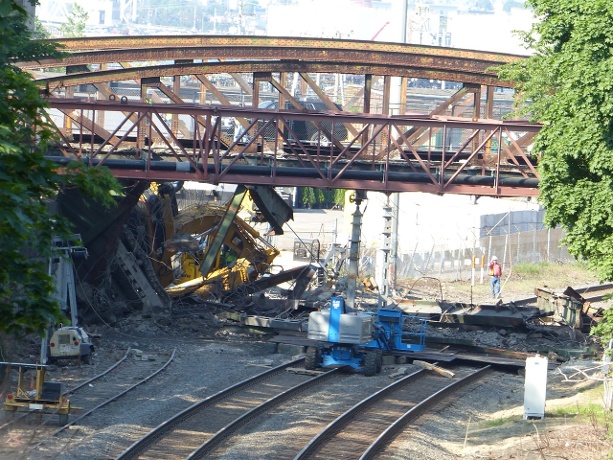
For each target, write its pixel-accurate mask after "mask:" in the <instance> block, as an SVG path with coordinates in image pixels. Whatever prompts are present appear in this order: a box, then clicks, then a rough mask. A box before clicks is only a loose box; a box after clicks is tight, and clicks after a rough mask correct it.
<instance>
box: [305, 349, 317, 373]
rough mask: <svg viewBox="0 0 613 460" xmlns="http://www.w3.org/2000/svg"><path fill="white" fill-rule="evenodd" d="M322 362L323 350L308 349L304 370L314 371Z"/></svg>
mask: <svg viewBox="0 0 613 460" xmlns="http://www.w3.org/2000/svg"><path fill="white" fill-rule="evenodd" d="M320 360H321V350H320V349H319V348H317V347H307V349H306V357H305V359H304V368H305V369H306V370H308V371H314V370H315V369H316V368H317V366H318V365H319V361H320Z"/></svg>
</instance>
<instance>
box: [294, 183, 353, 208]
mask: <svg viewBox="0 0 613 460" xmlns="http://www.w3.org/2000/svg"><path fill="white" fill-rule="evenodd" d="M297 198H298V199H297V201H298V203H302V204H303V205H304V206H306V207H310V208H331V207H333V206H335V205H338V206H342V205H344V204H345V191H344V190H342V189H334V190H325V189H317V188H313V187H300V188H298V197H297Z"/></svg>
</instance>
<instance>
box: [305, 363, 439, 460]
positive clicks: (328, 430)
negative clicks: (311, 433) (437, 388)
mask: <svg viewBox="0 0 613 460" xmlns="http://www.w3.org/2000/svg"><path fill="white" fill-rule="evenodd" d="M426 373H427V371H426V370H425V369H420V370H418V371H416V372H413V373H412V374H409V375H407V376H406V377H403V378H401V379H400V380H397V381H395V382H394V383H392V384H390V385H388V386H386V387H385V388H382V389H381V390H379V391H377V392H376V393H373V394H372V395H370V396H369V397H368V398H366V399H364V400H362V401H360V402H359V403H357V404H356V405H354V406H353V407H351V408H350V409H348V410H347V411H345V412H344V413H343V414H342V415H340V416H339V417H337V418H336V419H335V420H334V421H332V422H331V423H329V424H328V425H327V426H326V427H325V428H324V429H323V430H321V431H320V432H319V433H318V434H317V435H316V436H315V437H314V438H313V439H311V441H310V442H309V443H308V444H307V445H306V446H304V447H303V448H302V450H301V451H300V452H298V454H297V455H296V456H295V457H294V460H304V459H306V458H308V456H309V455H310V454H312V453H313V452H314V451H315V450H316V449H317V447H319V445H320V444H321V443H323V442H325V441H326V439H329V438H330V437H331V436H333V433H334V432H336V431H338V429H339V428H340V427H341V426H342V425H343V424H346V423H347V421H348V420H350V419H351V417H353V416H354V415H355V414H356V413H357V412H359V411H360V410H362V409H363V408H364V407H365V406H367V405H370V404H373V403H374V402H376V401H378V400H380V399H382V398H384V397H385V396H386V395H387V394H388V393H391V392H393V391H394V390H396V388H397V387H400V386H403V385H405V384H407V383H409V382H414V381H415V380H417V379H421V378H423V377H424V376H425V375H426Z"/></svg>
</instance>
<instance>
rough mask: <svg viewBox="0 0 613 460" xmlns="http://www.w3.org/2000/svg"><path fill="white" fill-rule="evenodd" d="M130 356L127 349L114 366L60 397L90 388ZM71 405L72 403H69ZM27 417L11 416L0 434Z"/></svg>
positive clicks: (1, 427) (1, 428)
mask: <svg viewBox="0 0 613 460" xmlns="http://www.w3.org/2000/svg"><path fill="white" fill-rule="evenodd" d="M129 354H130V349H128V351H126V354H125V355H124V356H123V357H122V358H121V359H120V360H119V361H117V362H116V363H115V364H113V365H112V366H111V367H109V368H108V369H107V370H105V371H104V372H101V373H100V374H98V375H96V376H94V377H92V378H90V379H87V380H85V381H83V382H81V383H79V384H78V385H76V386H74V387H72V388H69V389H68V390H66V391H63V392H62V396H68V395H71V394H76V393H77V392H78V391H79V390H80V389H81V388H84V387H86V386H90V385H93V384H94V383H96V382H97V381H99V380H101V379H103V378H105V377H106V376H107V375H108V374H109V373H110V372H112V371H113V369H115V368H116V367H117V366H119V365H120V364H121V363H123V362H124V361H125V360H126V359H128V356H129ZM71 403H72V401H71ZM29 415H31V414H30V413H29V412H26V413H22V414H20V416H16V414H13V417H11V419H9V420H8V421H7V422H6V423H4V424H2V425H0V433H1V432H3V431H4V430H7V429H9V428H10V427H11V426H15V425H16V424H17V423H19V422H22V421H24V420H25V419H26V418H27V417H28V416H29Z"/></svg>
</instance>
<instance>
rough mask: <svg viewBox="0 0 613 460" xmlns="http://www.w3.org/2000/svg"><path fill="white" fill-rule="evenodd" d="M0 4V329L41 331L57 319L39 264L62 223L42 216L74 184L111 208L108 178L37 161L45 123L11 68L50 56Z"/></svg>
mask: <svg viewBox="0 0 613 460" xmlns="http://www.w3.org/2000/svg"><path fill="white" fill-rule="evenodd" d="M6 3H7V2H1V5H2V6H1V7H0V31H1V32H2V35H3V40H2V45H1V46H0V260H2V264H0V316H1V317H2V321H1V322H0V331H6V332H11V333H14V334H17V335H19V334H23V333H29V332H38V333H42V332H43V331H44V330H45V328H46V327H47V325H48V324H49V323H50V322H52V321H57V320H58V319H59V305H58V304H57V302H56V300H55V299H54V297H53V291H54V282H53V279H52V278H51V277H50V276H49V275H48V274H47V261H48V260H49V258H50V257H53V256H54V255H55V252H54V245H53V239H54V238H55V237H60V238H62V237H66V236H68V235H69V234H70V233H71V231H70V225H69V223H68V222H67V221H66V220H65V219H63V218H62V217H61V216H58V215H52V214H51V213H50V211H49V203H50V201H51V200H52V199H53V198H54V197H55V196H56V195H57V193H58V191H59V190H60V189H62V188H65V187H79V188H80V189H82V190H83V192H84V193H86V194H88V195H89V196H90V197H91V198H92V199H93V200H98V201H101V202H102V203H105V204H107V205H110V204H111V203H113V199H112V197H111V196H110V194H109V191H118V190H119V186H118V183H117V182H116V181H115V179H114V178H113V177H112V176H111V175H110V174H108V172H105V171H103V170H94V171H89V170H88V169H87V168H86V167H85V166H83V165H81V164H76V163H75V164H69V165H68V166H67V167H66V168H65V169H64V171H62V174H60V171H58V170H57V168H56V166H55V165H54V164H53V163H51V162H49V161H48V160H46V159H45V158H44V152H45V149H46V146H47V143H48V141H49V140H51V139H52V138H53V132H52V130H51V128H50V126H49V125H48V124H47V123H46V122H44V120H43V118H42V117H41V113H42V110H43V108H44V107H45V101H44V99H43V98H42V97H41V96H40V92H39V88H38V87H37V86H36V84H35V83H34V81H33V80H32V78H31V77H30V75H29V74H27V73H25V72H22V71H21V70H20V69H19V68H17V67H15V66H14V65H12V63H13V62H15V61H22V60H23V61H31V60H36V59H39V58H41V57H47V56H58V55H59V53H58V52H57V50H56V49H55V48H54V47H53V45H51V44H49V43H41V42H38V41H35V40H30V31H29V30H28V28H27V27H26V26H25V22H26V14H25V12H24V11H23V10H22V9H21V8H19V7H17V5H15V3H14V2H8V3H10V4H11V5H12V7H11V8H7V7H6V5H5V4H6Z"/></svg>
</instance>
